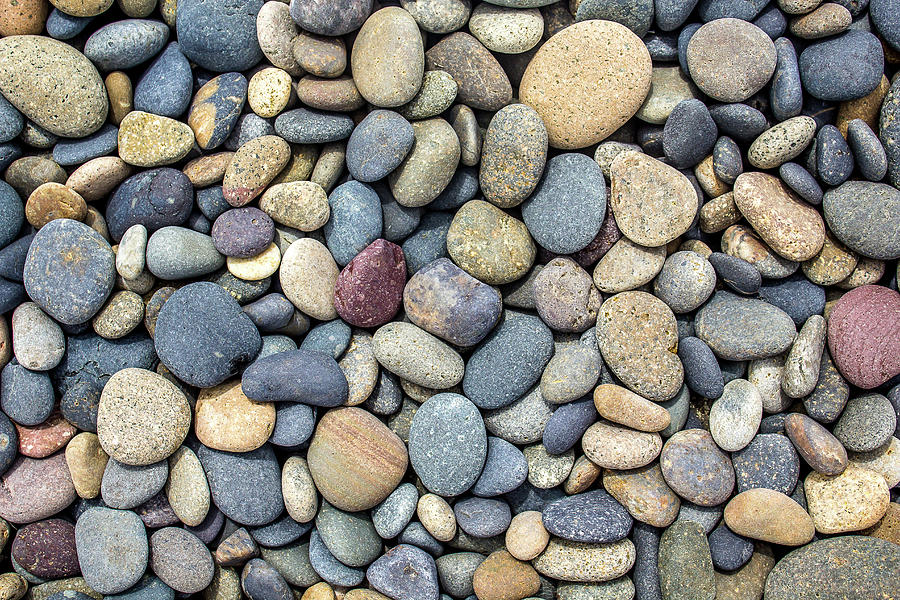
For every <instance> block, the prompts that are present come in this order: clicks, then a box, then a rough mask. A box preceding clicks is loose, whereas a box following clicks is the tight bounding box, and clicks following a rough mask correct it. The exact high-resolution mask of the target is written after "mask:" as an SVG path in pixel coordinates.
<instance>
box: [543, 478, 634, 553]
mask: <svg viewBox="0 0 900 600" xmlns="http://www.w3.org/2000/svg"><path fill="white" fill-rule="evenodd" d="M542 520H543V523H544V527H545V528H546V529H547V531H549V532H550V533H551V534H553V535H555V536H558V537H561V538H563V539H566V540H571V541H573V542H586V543H590V544H607V543H610V542H615V541H618V540H621V539H622V538H624V537H625V536H627V535H628V533H629V532H630V531H631V525H632V523H633V522H634V519H632V517H631V515H630V514H628V511H627V510H625V507H624V506H622V505H621V504H619V503H618V502H617V501H616V499H615V498H613V497H612V496H610V495H609V493H607V492H606V491H605V490H592V491H590V492H583V493H581V494H575V495H573V496H569V497H568V498H563V499H562V500H557V501H556V502H554V503H552V504H549V505H547V506H546V507H544V510H543V513H542Z"/></svg>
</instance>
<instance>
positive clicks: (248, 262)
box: [225, 242, 281, 281]
mask: <svg viewBox="0 0 900 600" xmlns="http://www.w3.org/2000/svg"><path fill="white" fill-rule="evenodd" d="M225 264H226V265H227V266H228V272H229V273H231V274H232V275H234V276H235V277H237V278H238V279H243V280H244V281H259V280H260V279H265V278H266V277H269V276H270V275H274V274H275V273H277V272H278V266H279V265H280V264H281V250H279V249H278V244H276V243H275V242H272V243H271V244H269V245H268V246H266V249H265V250H263V251H262V252H260V253H259V254H257V255H256V256H251V257H250V258H238V257H236V256H229V257H228V258H227V259H226V261H225Z"/></svg>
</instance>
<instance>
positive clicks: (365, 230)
mask: <svg viewBox="0 0 900 600" xmlns="http://www.w3.org/2000/svg"><path fill="white" fill-rule="evenodd" d="M348 118H349V117H348ZM328 205H329V206H330V207H331V217H330V218H329V219H328V222H327V223H326V224H325V227H324V229H323V232H324V234H325V244H326V245H327V246H328V249H329V250H330V251H331V254H332V256H334V260H335V262H337V264H338V265H339V266H341V267H344V266H346V265H347V263H349V262H350V261H351V260H353V257H355V256H356V255H357V254H359V253H360V252H362V250H363V249H364V248H365V247H366V246H368V245H369V244H371V243H372V242H374V241H375V240H377V239H378V238H380V237H381V231H382V220H381V200H380V199H379V197H378V194H377V193H376V192H375V190H373V189H372V188H371V187H370V186H368V185H366V184H365V183H360V182H359V181H348V182H347V183H344V184H341V185H339V186H338V187H336V188H335V189H334V190H333V191H332V192H331V195H330V196H329V198H328Z"/></svg>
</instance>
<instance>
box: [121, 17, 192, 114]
mask: <svg viewBox="0 0 900 600" xmlns="http://www.w3.org/2000/svg"><path fill="white" fill-rule="evenodd" d="M166 33H167V34H168V32H166ZM191 87H192V82H191V67H190V63H189V62H188V59H187V58H186V57H185V56H184V54H182V53H181V49H180V47H179V46H178V42H171V43H170V44H169V45H168V46H166V49H165V50H163V51H162V52H161V53H160V54H159V56H158V57H157V58H156V60H155V61H153V64H151V65H150V66H149V67H148V68H147V70H146V71H145V72H144V74H143V75H142V76H141V78H140V79H139V80H138V82H137V84H136V85H135V87H134V107H135V110H141V111H145V112H152V113H155V114H158V115H161V116H164V117H171V118H177V117H179V116H181V115H182V114H184V111H186V110H187V108H188V105H189V104H190V101H191Z"/></svg>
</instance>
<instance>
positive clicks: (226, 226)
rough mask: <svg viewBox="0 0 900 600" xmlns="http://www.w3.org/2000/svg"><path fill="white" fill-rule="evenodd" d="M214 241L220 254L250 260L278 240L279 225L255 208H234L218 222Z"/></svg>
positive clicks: (213, 227) (225, 213) (214, 227)
mask: <svg viewBox="0 0 900 600" xmlns="http://www.w3.org/2000/svg"><path fill="white" fill-rule="evenodd" d="M212 239H213V244H215V246H216V250H218V251H219V252H221V253H222V254H224V255H225V256H236V257H238V258H250V257H251V256H256V255H257V254H259V253H260V252H262V251H263V250H265V249H266V248H267V247H268V245H269V244H271V243H272V240H274V239H275V222H274V221H273V220H272V218H271V217H270V216H269V215H267V214H266V213H264V212H263V211H261V210H259V209H258V208H256V207H255V206H244V207H241V208H232V209H231V210H227V211H225V212H224V213H222V214H221V215H219V216H218V217H217V218H216V221H215V223H213V226H212Z"/></svg>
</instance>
